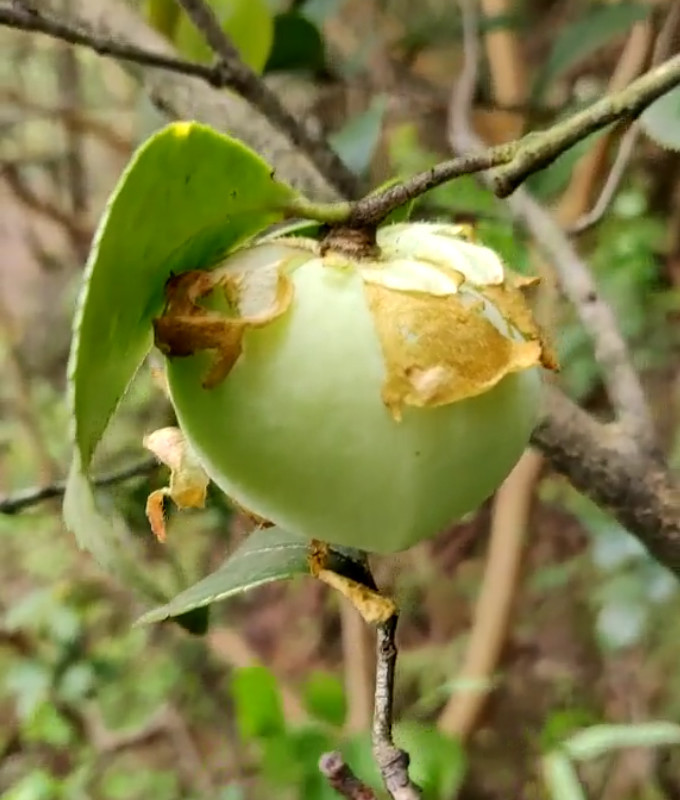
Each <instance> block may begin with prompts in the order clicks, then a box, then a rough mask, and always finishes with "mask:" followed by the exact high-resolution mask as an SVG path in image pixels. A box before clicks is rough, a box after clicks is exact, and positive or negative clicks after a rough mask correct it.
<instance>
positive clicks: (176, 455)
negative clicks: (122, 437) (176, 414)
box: [143, 428, 210, 542]
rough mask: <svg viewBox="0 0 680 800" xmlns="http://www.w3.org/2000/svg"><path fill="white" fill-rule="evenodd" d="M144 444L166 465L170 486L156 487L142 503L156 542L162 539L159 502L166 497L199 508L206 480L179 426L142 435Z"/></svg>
mask: <svg viewBox="0 0 680 800" xmlns="http://www.w3.org/2000/svg"><path fill="white" fill-rule="evenodd" d="M143 444H144V447H146V449H147V450H150V451H151V452H152V453H153V454H154V455H155V456H156V458H158V460H159V461H161V462H163V464H165V465H166V466H167V467H169V468H170V485H169V486H165V487H163V488H162V489H156V491H154V492H152V493H151V494H150V495H149V498H148V500H147V502H146V515H147V517H148V519H149V523H150V524H151V529H152V531H153V532H154V534H155V535H156V537H157V538H158V540H159V541H161V542H164V541H165V538H166V530H165V515H164V513H163V503H164V501H165V498H166V497H169V498H170V499H171V500H172V501H173V502H174V503H175V505H176V506H177V508H180V509H182V508H203V506H204V505H205V498H206V494H207V491H208V483H209V482H210V479H209V478H208V476H207V475H206V473H205V472H204V470H203V467H202V466H201V465H200V463H199V461H198V459H197V458H196V456H195V454H194V453H193V451H192V450H191V448H190V447H189V445H188V444H187V442H186V439H185V438H184V435H183V434H182V432H181V431H180V429H179V428H161V429H160V430H157V431H154V432H153V433H150V434H149V435H148V436H145V437H144V441H143Z"/></svg>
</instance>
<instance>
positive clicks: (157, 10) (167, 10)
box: [144, 0, 181, 41]
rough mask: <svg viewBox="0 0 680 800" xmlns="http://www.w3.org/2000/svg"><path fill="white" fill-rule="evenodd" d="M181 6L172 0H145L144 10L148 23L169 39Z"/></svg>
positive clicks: (173, 30)
mask: <svg viewBox="0 0 680 800" xmlns="http://www.w3.org/2000/svg"><path fill="white" fill-rule="evenodd" d="M180 10H181V7H180V5H179V3H176V2H175V1H174V0H147V2H146V6H145V8H144V11H145V13H146V18H147V19H148V20H149V24H150V25H151V26H152V27H153V28H155V29H156V30H157V31H158V32H159V33H162V34H163V36H165V37H167V38H168V39H170V40H171V41H172V40H173V39H174V37H175V30H176V29H177V23H178V21H179V12H180Z"/></svg>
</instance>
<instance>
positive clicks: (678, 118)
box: [640, 86, 680, 150]
mask: <svg viewBox="0 0 680 800" xmlns="http://www.w3.org/2000/svg"><path fill="white" fill-rule="evenodd" d="M640 122H641V123H642V127H643V129H644V131H645V133H646V134H647V136H649V138H650V139H652V140H653V141H655V142H656V143H657V144H659V145H661V147H667V148H668V149H669V150H680V86H676V87H675V89H671V91H670V92H666V94H664V95H662V96H661V97H660V98H659V99H658V100H656V101H655V102H654V103H652V104H651V106H649V108H647V109H645V111H643V112H642V115H641V116H640Z"/></svg>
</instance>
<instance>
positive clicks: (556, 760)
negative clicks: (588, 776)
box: [543, 751, 587, 800]
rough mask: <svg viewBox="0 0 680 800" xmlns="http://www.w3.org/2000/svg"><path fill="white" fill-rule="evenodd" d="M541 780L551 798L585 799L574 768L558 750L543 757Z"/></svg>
mask: <svg viewBox="0 0 680 800" xmlns="http://www.w3.org/2000/svg"><path fill="white" fill-rule="evenodd" d="M543 780H544V781H545V784H546V787H547V789H548V793H549V796H550V797H551V798H552V800H587V799H586V793H585V792H584V791H583V787H582V786H581V782H580V781H579V779H578V775H577V773H576V770H575V769H574V767H573V766H572V764H571V762H570V761H569V759H568V758H567V757H566V756H565V755H564V754H563V753H560V752H559V751H557V752H554V753H549V754H548V755H547V756H545V758H544V759H543Z"/></svg>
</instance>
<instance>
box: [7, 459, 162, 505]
mask: <svg viewBox="0 0 680 800" xmlns="http://www.w3.org/2000/svg"><path fill="white" fill-rule="evenodd" d="M157 466H158V462H157V461H155V460H149V461H142V462H140V463H139V464H133V465H132V466H130V467H125V468H124V469H121V470H119V471H117V472H111V473H110V474H108V475H102V476H101V477H100V478H95V479H94V481H93V483H94V485H95V486H98V487H104V486H114V485H115V484H117V483H123V482H124V481H129V480H131V479H132V478H139V477H142V476H143V475H148V474H149V473H150V472H152V471H153V470H154V469H155V468H156V467H157ZM65 491H66V483H65V482H64V481H57V482H56V483H51V484H50V485H49V486H44V487H43V488H40V489H37V488H31V489H24V490H23V491H21V492H16V493H15V494H12V495H10V496H9V497H2V498H0V514H8V515H10V514H18V513H19V512H20V511H24V510H25V509H27V508H29V507H30V506H35V505H38V504H39V503H44V502H45V501H46V500H52V499H54V498H55V497H62V496H63V494H64V492H65Z"/></svg>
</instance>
